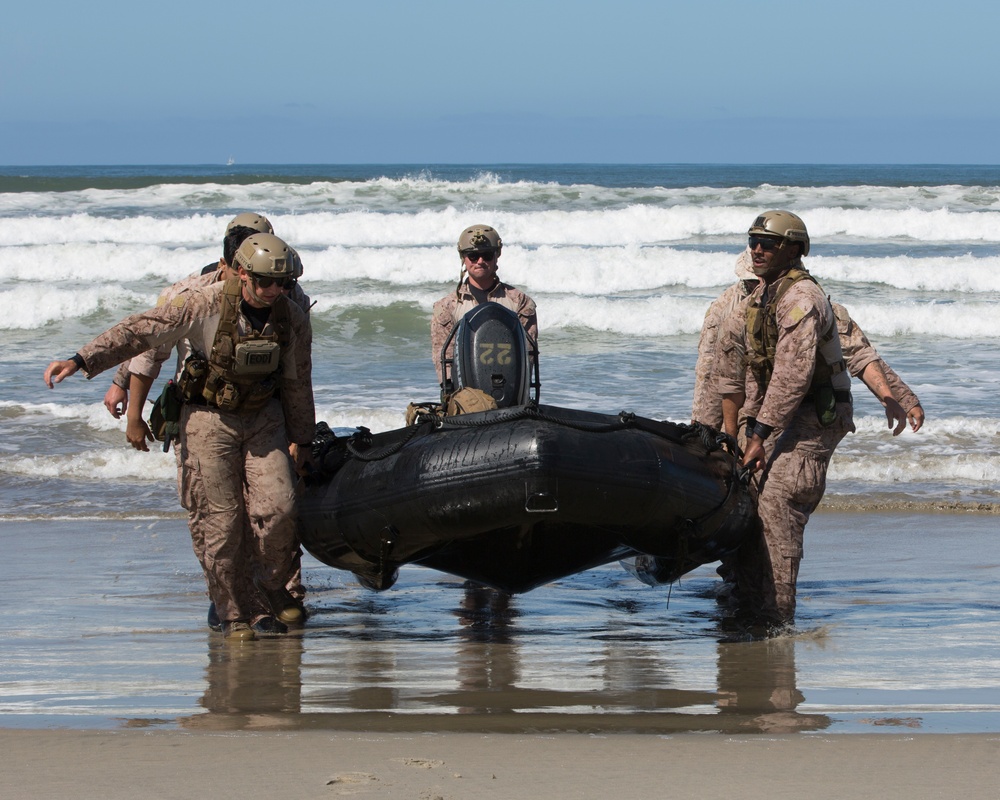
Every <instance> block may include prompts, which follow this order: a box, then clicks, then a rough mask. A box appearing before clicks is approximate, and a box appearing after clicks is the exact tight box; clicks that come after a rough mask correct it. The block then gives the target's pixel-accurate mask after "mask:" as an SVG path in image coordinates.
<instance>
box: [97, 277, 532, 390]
mask: <svg viewBox="0 0 1000 800" xmlns="http://www.w3.org/2000/svg"><path fill="white" fill-rule="evenodd" d="M487 300H488V301H489V302H491V303H499V304H500V305H502V306H504V307H505V308H509V309H510V310H511V311H513V312H514V313H516V314H517V316H518V319H520V320H521V325H522V326H523V327H524V330H525V331H526V332H527V334H528V338H529V339H530V340H531V341H532V342H535V343H536V344H537V342H538V315H537V313H536V312H535V301H534V300H532V299H531V298H530V297H528V295H526V294H525V293H524V292H522V291H521V290H520V289H515V288H514V287H513V286H511V285H509V284H506V283H504V282H503V281H497V283H496V285H495V286H494V287H493V288H492V289H491V290H490V292H489V294H488V295H487ZM476 305H477V302H476V298H475V296H474V295H473V294H472V292H471V291H470V290H469V280H468V278H466V279H465V280H464V281H462V284H461V286H459V288H458V291H457V292H451V293H449V294H448V295H447V296H445V297H442V298H441V299H440V300H438V301H437V302H436V303H435V304H434V311H433V313H432V315H431V358H432V359H433V360H434V369H435V370H436V371H437V377H438V383H441V381H442V380H443V379H444V376H443V375H442V374H441V348H442V347H444V343H445V342H446V341H448V337H449V336H450V335H451V331H452V328H454V327H455V324H456V323H457V322H458V321H459V320H460V319H462V317H464V316H465V315H466V314H467V313H469V311H471V310H472V309H473V308H475V307H476ZM452 350H453V348H452V347H451V346H449V347H448V353H447V357H448V358H451V357H452ZM81 355H82V353H81Z"/></svg>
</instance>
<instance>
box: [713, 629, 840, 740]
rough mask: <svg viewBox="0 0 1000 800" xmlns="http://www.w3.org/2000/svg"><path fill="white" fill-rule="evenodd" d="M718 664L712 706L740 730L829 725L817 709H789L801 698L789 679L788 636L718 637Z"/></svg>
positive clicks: (791, 660) (792, 670)
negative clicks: (807, 711) (742, 639)
mask: <svg viewBox="0 0 1000 800" xmlns="http://www.w3.org/2000/svg"><path fill="white" fill-rule="evenodd" d="M718 667H719V697H718V700H717V702H716V706H717V707H718V709H719V714H720V716H724V717H730V718H733V719H735V720H736V722H737V727H738V728H739V729H740V730H745V731H748V732H760V733H795V732H797V731H817V730H823V729H824V728H826V727H828V726H829V724H830V718H829V717H827V716H825V715H823V714H800V713H798V712H796V710H795V709H796V708H797V707H798V705H799V703H801V702H802V701H803V700H804V699H805V697H804V695H803V694H802V692H800V691H799V690H798V688H797V686H796V681H795V639H794V638H792V637H789V636H784V637H778V638H774V639H763V640H760V641H749V642H720V643H719V661H718ZM727 727H728V726H727Z"/></svg>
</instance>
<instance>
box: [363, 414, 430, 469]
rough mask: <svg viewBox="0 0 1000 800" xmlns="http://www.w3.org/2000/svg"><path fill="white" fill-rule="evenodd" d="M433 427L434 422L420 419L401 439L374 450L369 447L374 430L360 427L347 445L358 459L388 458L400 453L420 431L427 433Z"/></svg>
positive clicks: (376, 459) (378, 459) (374, 459)
mask: <svg viewBox="0 0 1000 800" xmlns="http://www.w3.org/2000/svg"><path fill="white" fill-rule="evenodd" d="M432 427H433V424H432V423H426V422H420V421H418V423H417V424H416V425H411V426H410V427H409V429H408V430H407V432H406V435H405V436H403V437H402V438H401V439H400V440H399V441H396V442H393V443H392V444H390V445H386V446H385V447H380V448H378V449H377V450H374V451H373V450H370V449H369V448H370V447H371V446H372V432H371V431H370V430H368V428H358V432H357V433H355V434H354V435H353V436H352V437H351V438H350V439H348V440H347V443H346V445H345V446H346V447H347V452H348V453H350V454H351V455H352V456H354V458H356V459H358V461H381V460H382V459H383V458H388V457H389V456H391V455H394V454H396V453H398V452H399V451H400V450H402V449H403V447H405V446H406V445H407V443H409V441H410V440H411V439H412V438H413V437H414V436H416V435H417V434H418V433H427V432H428V431H429V430H430V429H431V428H432Z"/></svg>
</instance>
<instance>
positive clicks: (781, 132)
mask: <svg viewBox="0 0 1000 800" xmlns="http://www.w3.org/2000/svg"><path fill="white" fill-rule="evenodd" d="M4 23H5V28H6V32H7V35H6V36H5V44H4V47H3V48H0V109H2V111H0V164H3V165H57V164H214V163H223V162H225V161H226V160H227V159H228V158H230V157H231V158H233V159H234V160H235V161H237V162H238V163H243V164H249V163H261V164H266V163H270V164H295V163H298V164H357V163H379V164H446V163H458V164H498V163H755V164H767V163H831V164H836V163H942V164H946V163H947V164H953V163H974V164H997V163H1000V57H998V54H997V49H998V45H997V37H998V36H1000V33H998V31H1000V3H998V2H996V0H951V2H948V3H942V2H935V3H931V2H928V1H927V0H908V1H907V2H902V1H898V2H897V0H866V1H865V2H860V1H857V0H843V1H842V2H836V3H834V2H823V1H822V0H807V1H806V2H797V3H793V2H788V0H783V1H782V2H776V1H775V0H754V2H745V0H744V2H736V0H699V2H690V1H689V2H673V0H659V1H658V2H639V1H638V0H615V1H614V2H603V1H601V0H576V2H568V1H567V0H561V1H560V2H554V1H552V0H526V1H524V2H522V0H512V1H511V2H504V0H497V1H496V2H492V3H481V2H478V1H477V0H462V1H461V2H458V1H457V0H406V1H405V2H404V1H403V0H351V1H350V2H347V1H346V0H285V2H283V3H278V2H258V0H241V2H240V3H233V4H229V3H221V2H213V0H201V2H190V0H175V1H174V2H171V3H169V4H161V3H157V4H147V3H132V2H129V3H126V2H115V1H113V0H92V2H90V3H86V4H84V3H79V2H65V1H64V0H34V1H33V2H24V1H23V0H22V2H18V3H14V4H11V6H9V7H8V8H7V10H6V12H5V16H4Z"/></svg>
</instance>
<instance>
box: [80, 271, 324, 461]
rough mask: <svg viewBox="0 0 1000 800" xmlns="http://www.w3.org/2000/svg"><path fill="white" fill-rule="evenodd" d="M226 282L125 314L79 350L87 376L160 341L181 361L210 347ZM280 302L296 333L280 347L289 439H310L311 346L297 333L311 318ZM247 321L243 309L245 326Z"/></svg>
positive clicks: (153, 347)
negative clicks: (175, 348)
mask: <svg viewBox="0 0 1000 800" xmlns="http://www.w3.org/2000/svg"><path fill="white" fill-rule="evenodd" d="M223 287H224V283H222V282H216V283H213V284H212V285H211V286H207V287H202V288H196V289H190V290H188V291H185V292H181V293H179V294H177V295H175V296H174V297H173V299H172V300H170V301H169V302H166V303H165V304H164V305H162V306H156V307H155V308H151V309H149V310H148V311H140V312H139V313H137V314H133V315H132V316H130V317H126V318H125V319H124V320H122V321H121V322H119V323H118V324H117V325H115V326H114V327H112V328H110V329H108V330H107V331H105V332H104V333H102V334H101V335H100V336H98V337H97V338H96V339H94V340H93V341H92V342H90V343H89V344H87V345H86V346H84V347H83V348H82V349H81V350H80V351H79V353H80V355H81V356H82V357H83V359H84V361H85V362H86V365H87V369H86V375H87V377H88V378H93V377H94V376H95V375H98V374H99V373H101V372H103V371H104V370H106V369H108V368H110V367H112V366H115V365H116V364H119V363H121V362H122V361H124V360H125V359H128V358H135V357H136V356H138V355H140V354H141V353H145V352H146V351H147V350H156V349H157V348H160V347H161V346H168V347H169V346H176V347H177V351H178V363H180V364H183V363H184V361H186V360H187V357H188V356H189V355H191V354H192V353H194V352H197V353H202V354H204V353H211V351H212V342H213V341H214V339H215V331H216V328H217V327H218V324H219V316H220V309H221V302H222V290H223ZM276 302H279V303H289V305H290V308H289V312H290V313H289V318H290V320H291V321H292V325H291V328H292V331H291V339H290V341H289V345H288V347H287V348H283V352H282V353H281V359H280V362H279V375H278V381H279V386H280V389H281V392H280V394H281V404H282V407H283V408H284V412H285V427H286V431H287V435H288V440H289V441H290V442H296V443H298V444H309V443H311V442H312V436H313V430H314V428H315V410H314V408H313V397H312V380H311V371H312V358H311V354H310V352H309V348H308V347H304V346H302V344H301V343H300V342H299V341H298V337H297V336H296V331H303V330H304V329H305V327H306V326H308V324H309V323H308V319H307V318H306V317H305V315H304V314H303V312H302V311H301V310H300V309H299V308H298V307H297V306H295V305H294V304H291V303H290V301H289V300H288V299H287V298H285V297H279V298H278V300H277V301H276ZM247 324H248V323H247V322H246V320H245V319H243V317H242V315H241V317H240V325H241V330H243V329H244V328H245V327H246V326H247ZM267 327H269V326H266V327H265V331H263V333H265V334H267V333H269V331H268V330H267ZM286 351H287V352H286ZM168 352H169V350H168ZM178 374H179V373H178Z"/></svg>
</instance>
